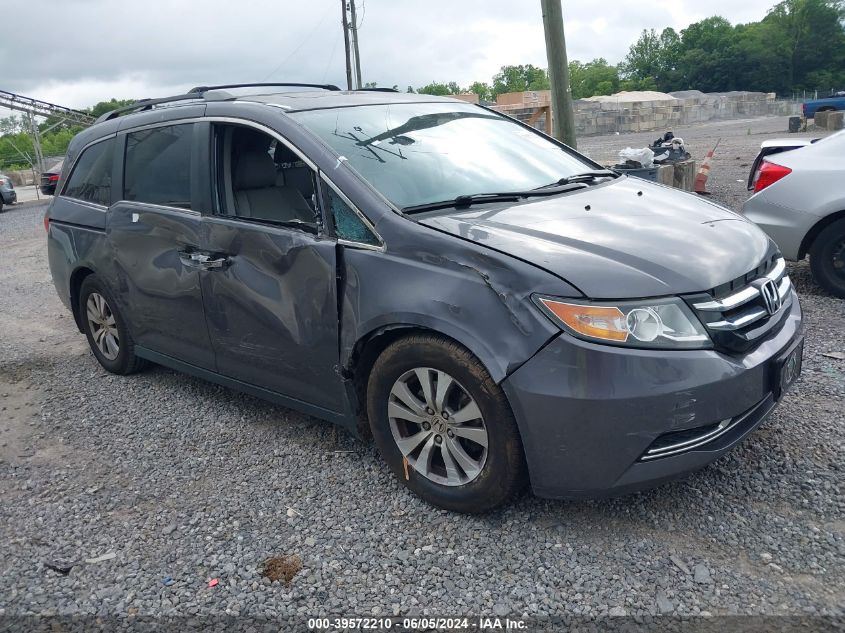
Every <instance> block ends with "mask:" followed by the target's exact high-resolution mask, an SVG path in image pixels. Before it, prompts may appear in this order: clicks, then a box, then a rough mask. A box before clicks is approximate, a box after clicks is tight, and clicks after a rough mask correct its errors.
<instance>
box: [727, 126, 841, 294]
mask: <svg viewBox="0 0 845 633" xmlns="http://www.w3.org/2000/svg"><path fill="white" fill-rule="evenodd" d="M793 143H794V141H792V140H787V141H786V142H785V143H783V144H782V145H781V147H778V142H777V141H770V142H768V145H767V146H766V144H764V148H763V149H761V152H760V156H758V158H757V160H756V161H755V162H754V165H753V167H752V171H751V175H750V176H749V184H750V186H752V187H753V189H754V195H752V196H751V198H749V199H748V201H747V202H746V203H745V204H744V205H743V207H742V213H743V214H744V215H745V217H747V218H748V219H749V220H752V221H753V222H756V223H757V225H758V226H760V228H762V229H763V230H764V231H766V233H768V234H769V236H770V237H771V238H772V239H773V240H774V241H775V242H776V243H777V244H778V247H779V248H780V250H781V252H782V253H783V255H784V256H785V257H786V258H787V259H791V260H801V259H804V258H805V257H806V256H807V255H809V256H810V269H811V270H812V272H813V277H814V278H815V279H816V281H817V282H818V283H819V284H820V285H821V286H823V287H824V288H826V289H827V290H828V291H830V292H831V293H833V294H834V295H836V296H838V297H843V298H845V188H843V187H842V181H843V179H845V166H844V165H843V164H842V156H843V153H845V132H837V133H836V134H833V135H831V136H828V137H826V138H823V139H818V140H814V141H812V142H810V143H809V144H807V145H805V146H803V147H799V148H797V149H796V148H794V146H793ZM775 149H781V150H784V151H778V152H774V150H775ZM773 153H775V154H776V155H772V154H773ZM764 156H765V157H764Z"/></svg>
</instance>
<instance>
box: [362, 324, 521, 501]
mask: <svg viewBox="0 0 845 633" xmlns="http://www.w3.org/2000/svg"><path fill="white" fill-rule="evenodd" d="M367 414H368V417H369V419H370V428H371V429H372V432H373V438H374V439H375V441H376V444H377V445H378V448H379V452H380V453H381V455H382V458H383V459H384V460H385V462H387V465H388V466H389V467H390V469H391V470H392V471H393V473H394V475H396V477H397V478H398V479H399V481H401V482H402V483H403V484H404V485H406V486H407V487H408V488H410V489H411V490H413V491H414V492H415V493H416V494H417V495H419V496H420V497H422V498H423V499H425V500H426V501H428V502H429V503H432V504H434V505H436V506H439V507H441V508H445V509H447V510H454V511H457V512H472V513H477V512H486V511H488V510H491V509H493V508H495V507H496V506H498V505H501V504H502V503H505V502H507V501H508V500H510V499H512V498H513V497H514V496H515V495H517V494H518V493H519V492H520V491H521V490H522V489H523V487H524V486H525V483H526V479H527V477H526V472H525V460H524V457H523V452H522V442H521V438H520V436H519V431H518V429H517V426H516V421H515V420H514V417H513V413H512V412H511V408H510V405H509V403H508V401H507V398H506V397H505V394H504V393H503V392H502V389H501V387H499V385H497V384H496V383H495V382H494V381H493V379H492V378H491V377H490V374H489V373H488V372H487V370H486V369H485V367H484V366H483V365H482V364H481V362H480V361H479V360H478V359H477V358H476V357H475V356H473V355H472V354H471V353H470V352H469V351H468V350H466V349H465V348H463V347H461V346H460V345H458V344H456V343H454V342H453V341H450V340H448V339H445V338H443V337H440V336H436V335H413V336H409V337H407V338H404V339H401V340H399V341H396V342H395V343H393V344H392V345H390V346H389V347H388V348H387V349H385V350H384V352H382V354H381V355H380V356H379V358H378V359H377V360H376V363H375V365H374V366H373V369H372V371H371V372H370V377H369V381H368V384H367Z"/></svg>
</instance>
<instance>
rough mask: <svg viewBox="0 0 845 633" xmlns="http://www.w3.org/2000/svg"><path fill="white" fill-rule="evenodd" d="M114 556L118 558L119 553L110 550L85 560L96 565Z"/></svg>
mask: <svg viewBox="0 0 845 633" xmlns="http://www.w3.org/2000/svg"><path fill="white" fill-rule="evenodd" d="M113 558H117V554H115V553H114V552H109V553H108V554H103V555H102V556H97V557H96V558H86V559H85V562H86V563H88V564H89V565H96V564H97V563H104V562H106V561H107V560H111V559H113Z"/></svg>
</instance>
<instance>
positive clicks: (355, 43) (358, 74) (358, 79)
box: [349, 0, 363, 89]
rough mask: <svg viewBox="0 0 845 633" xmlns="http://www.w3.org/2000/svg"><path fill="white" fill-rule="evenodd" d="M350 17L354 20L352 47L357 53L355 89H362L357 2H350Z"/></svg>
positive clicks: (352, 25)
mask: <svg viewBox="0 0 845 633" xmlns="http://www.w3.org/2000/svg"><path fill="white" fill-rule="evenodd" d="M349 8H350V17H351V18H352V21H351V24H350V28H351V29H352V47H353V50H354V51H355V88H356V89H360V88H361V86H362V85H363V84H362V82H361V54H360V53H359V52H358V17H357V16H356V15H355V0H349Z"/></svg>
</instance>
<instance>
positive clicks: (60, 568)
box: [44, 560, 76, 576]
mask: <svg viewBox="0 0 845 633" xmlns="http://www.w3.org/2000/svg"><path fill="white" fill-rule="evenodd" d="M74 565H76V563H74V562H72V561H69V560H51V561H47V562H46V563H44V567H46V568H47V569H52V570H53V571H54V572H57V573H59V574H61V575H62V576H67V575H68V574H69V573H70V570H71V569H73V567H74Z"/></svg>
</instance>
